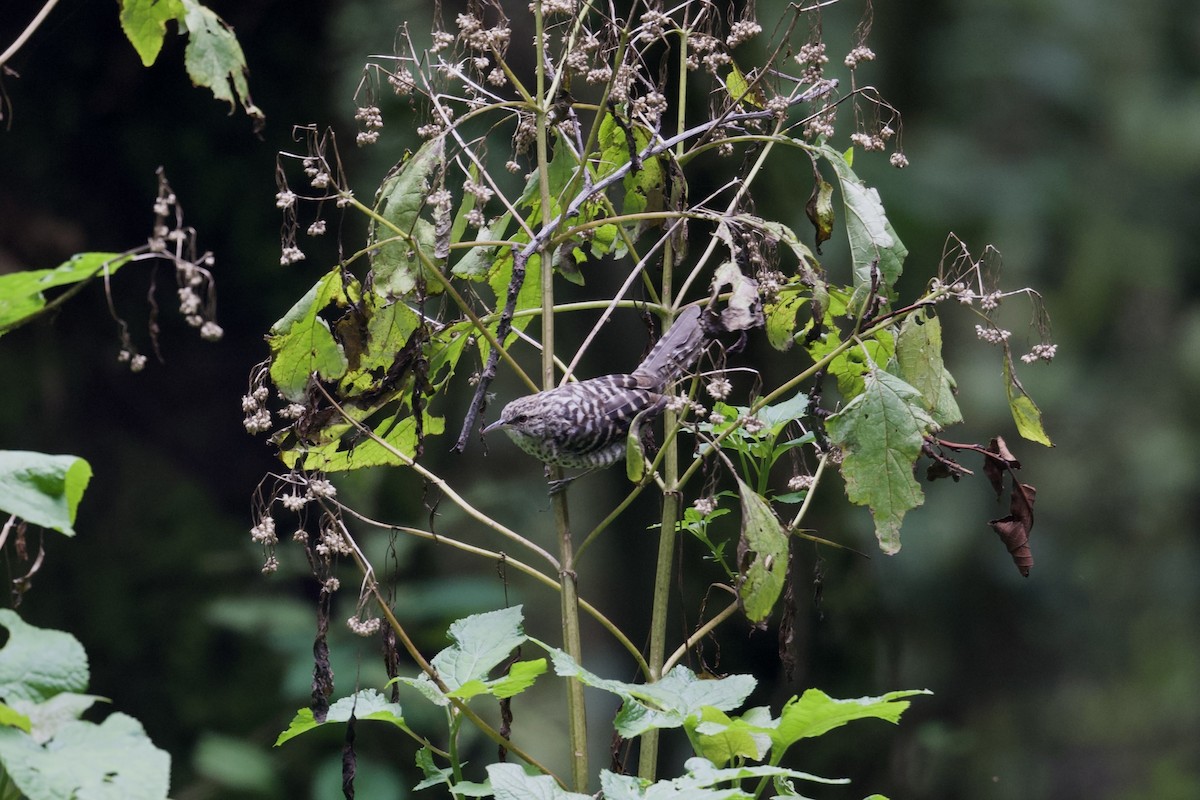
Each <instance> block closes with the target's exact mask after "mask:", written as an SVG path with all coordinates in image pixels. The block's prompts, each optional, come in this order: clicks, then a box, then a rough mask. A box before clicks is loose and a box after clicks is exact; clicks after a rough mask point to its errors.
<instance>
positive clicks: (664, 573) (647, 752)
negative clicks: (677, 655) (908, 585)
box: [638, 31, 688, 781]
mask: <svg viewBox="0 0 1200 800" xmlns="http://www.w3.org/2000/svg"><path fill="white" fill-rule="evenodd" d="M686 56H687V33H686V31H685V32H683V33H681V35H680V42H679V84H678V91H679V97H678V101H677V103H676V108H677V109H678V119H677V120H676V133H677V134H678V133H682V132H683V129H684V120H685V118H684V109H685V108H687V105H686V103H685V100H686V97H687V74H688V73H687V64H686ZM682 152H683V142H682V141H680V142H679V143H678V144H677V145H676V147H675V155H676V156H678V155H681V154H682ZM678 192H679V189H678V188H677V187H676V186H675V185H672V187H671V195H672V196H671V198H670V205H669V207H670V208H673V209H674V208H678V207H679V201H680V199H681V198H680V197H679V196H678ZM674 262H675V247H674V239H673V238H672V237H671V236H668V237H667V241H666V244H665V245H664V247H663V273H662V274H663V278H662V299H663V305H665V306H667V307H670V306H671V298H672V296H673V292H674V288H675V287H674V281H673V267H674ZM664 335H665V334H664ZM664 418H665V420H666V421H665V422H664V425H665V427H666V429H667V430H668V431H669V430H671V429H672V428H674V427H676V426H677V425H678V418H677V415H676V414H675V412H673V411H670V410H668V411H667V412H666V414H665V415H664ZM663 450H664V455H663V481H664V482H665V483H666V486H667V488H666V491H664V492H663V505H662V520H661V526H660V527H659V529H658V557H657V560H656V561H655V566H654V595H653V597H652V599H651V611H652V616H651V619H650V648H649V649H650V652H649V655H648V658H647V662H648V663H649V665H650V681H652V682H653V681H657V680H659V679H660V678H662V675H663V662H664V659H665V658H666V655H667V620H668V619H669V617H670V613H669V612H670V606H671V571H672V567H673V566H674V564H675V542H676V537H677V536H678V531H676V530H675V528H676V524H677V523H678V522H679V500H680V493H679V440H678V437H675V436H670V437H668V438H667V441H666V443H665V444H664V445H663ZM657 774H658V730H657V729H653V730H650V731H647V732H646V733H645V734H643V735H642V741H641V749H640V750H639V753H638V776H639V777H641V778H643V779H645V780H651V781H652V780H654V779H655V778H656V777H657Z"/></svg>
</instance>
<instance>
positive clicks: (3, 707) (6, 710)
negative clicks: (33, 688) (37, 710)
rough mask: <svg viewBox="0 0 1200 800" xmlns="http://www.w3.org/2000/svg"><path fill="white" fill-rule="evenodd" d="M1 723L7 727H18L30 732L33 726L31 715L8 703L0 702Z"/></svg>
mask: <svg viewBox="0 0 1200 800" xmlns="http://www.w3.org/2000/svg"><path fill="white" fill-rule="evenodd" d="M0 725H3V726H4V727H6V728H17V729H18V730H22V731H25V733H29V731H30V729H31V728H32V723H30V721H29V717H27V716H26V715H24V714H22V713H21V712H20V711H17V710H16V709H15V708H13V707H12V706H10V705H8V704H7V703H0Z"/></svg>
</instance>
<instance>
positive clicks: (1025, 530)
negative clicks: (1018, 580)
mask: <svg viewBox="0 0 1200 800" xmlns="http://www.w3.org/2000/svg"><path fill="white" fill-rule="evenodd" d="M989 460H990V459H989ZM1036 497H1037V489H1035V488H1034V487H1032V486H1030V485H1029V484H1028V483H1017V482H1016V481H1015V480H1014V481H1013V489H1012V497H1011V499H1010V500H1009V513H1008V516H1007V517H1001V518H1000V519H994V520H992V521H991V522H989V523H988V524H989V525H991V526H992V529H993V530H995V531H996V533H997V535H999V537H1000V541H1002V542H1004V546H1005V547H1007V548H1008V552H1009V554H1010V555H1012V560H1013V563H1014V564H1016V566H1017V569H1018V570H1020V571H1021V574H1022V575H1023V576H1025V577H1026V578H1028V577H1029V570H1030V569H1031V568H1032V567H1033V553H1032V551H1030V549H1029V532H1030V530H1031V529H1032V528H1033V503H1034V500H1035V499H1036Z"/></svg>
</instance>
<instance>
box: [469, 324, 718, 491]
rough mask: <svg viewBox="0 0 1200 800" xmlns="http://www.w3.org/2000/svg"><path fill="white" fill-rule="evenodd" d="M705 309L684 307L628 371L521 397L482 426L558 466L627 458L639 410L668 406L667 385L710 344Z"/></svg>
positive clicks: (583, 466) (593, 464) (649, 414)
mask: <svg viewBox="0 0 1200 800" xmlns="http://www.w3.org/2000/svg"><path fill="white" fill-rule="evenodd" d="M704 344H705V335H704V331H703V329H702V328H701V327H700V308H699V307H698V306H689V307H688V308H686V309H684V311H683V313H681V314H680V315H679V316H678V317H677V318H676V320H675V323H674V324H673V325H672V326H671V327H670V329H668V330H667V332H666V333H665V334H664V335H663V337H662V338H661V339H659V340H658V342H657V343H656V344H655V345H654V347H653V348H652V349H651V350H650V353H649V355H647V356H646V358H645V360H644V361H642V363H641V364H639V365H638V367H637V369H635V370H634V371H633V372H631V373H630V374H628V375H604V376H602V377H599V378H590V379H588V380H586V381H579V382H578V383H568V384H565V385H563V386H559V387H556V388H554V389H548V390H546V391H544V392H538V393H537V394H533V395H529V396H528V397H521V398H518V399H516V400H513V401H512V402H511V403H509V404H508V405H506V406H505V407H504V409H503V410H502V411H501V412H500V419H498V420H497V421H495V422H493V423H492V424H491V425H488V426H487V427H486V428H484V429H483V432H484V433H490V432H491V431H494V430H497V429H499V428H503V429H504V430H505V431H506V432H507V433H508V435H509V438H511V439H512V440H513V441H514V442H516V444H517V446H518V447H520V448H521V449H522V450H524V451H525V452H526V453H529V454H530V455H531V456H535V457H536V458H538V459H540V460H541V461H544V462H545V463H547V464H552V465H555V466H559V467H570V468H575V469H595V468H597V467H607V466H609V465H610V464H613V463H615V462H617V461H620V460H621V459H622V458H624V457H625V438H626V436H627V435H628V434H629V428H630V426H631V425H632V424H633V420H634V418H635V417H636V416H637V415H638V414H643V412H645V413H644V414H643V417H642V419H649V418H652V417H654V416H657V415H658V414H660V413H662V410H663V409H664V408H666V406H667V401H668V400H669V398H668V396H667V395H665V394H663V392H664V391H665V390H666V388H667V386H668V384H670V383H671V381H673V380H675V379H676V378H678V377H679V376H680V375H682V374H683V373H684V371H686V370H687V369H688V368H689V367H691V366H692V365H693V364H695V363H696V360H697V359H698V358H699V357H700V354H701V352H703V350H704Z"/></svg>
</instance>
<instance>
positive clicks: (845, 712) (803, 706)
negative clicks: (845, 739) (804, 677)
mask: <svg viewBox="0 0 1200 800" xmlns="http://www.w3.org/2000/svg"><path fill="white" fill-rule="evenodd" d="M921 694H932V692H930V691H928V690H927V689H908V690H903V691H897V692H888V693H887V694H885V695H883V696H881V697H859V698H856V699H853V700H835V699H833V698H832V697H830V696H829V695H827V694H825V693H824V692H822V691H821V690H820V689H808V690H806V691H805V692H804V694H803V695H801V696H800V697H798V698H797V697H793V698H792V699H791V700H789V701H788V702H787V704H786V705H785V706H784V707H783V712H782V713H781V714H780V715H779V720H778V722H777V724H776V725H774V726H773V727H772V728H767V729H764V732H766V733H769V734H770V736H771V738H772V739H773V740H774V743H775V744H774V747H775V752H776V753H780V752H782V751H783V750H786V749H787V748H789V747H791V746H792V745H793V744H795V743H796V742H797V741H799V740H800V739H804V738H808V737H811V736H820V735H821V734H824V733H827V732H829V731H831V730H833V729H834V728H840V727H841V726H843V725H845V724H846V723H847V722H853V721H854V720H856V719H882V720H884V721H886V722H891V723H893V724H895V723H898V722H899V721H900V715H901V714H903V713H904V712H905V710H907V709H908V706H909V703H908V701H907V700H905V699H904V698H906V697H912V696H914V695H921Z"/></svg>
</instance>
